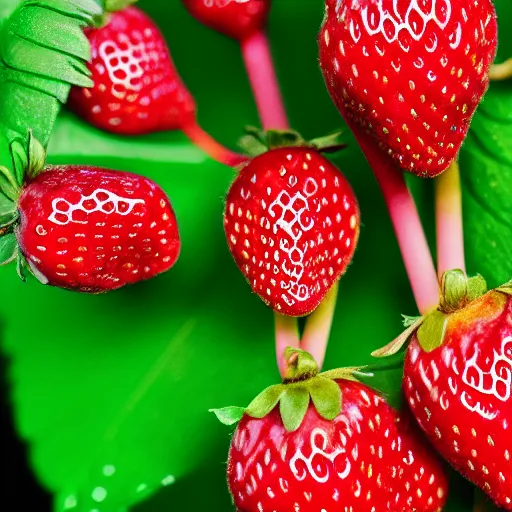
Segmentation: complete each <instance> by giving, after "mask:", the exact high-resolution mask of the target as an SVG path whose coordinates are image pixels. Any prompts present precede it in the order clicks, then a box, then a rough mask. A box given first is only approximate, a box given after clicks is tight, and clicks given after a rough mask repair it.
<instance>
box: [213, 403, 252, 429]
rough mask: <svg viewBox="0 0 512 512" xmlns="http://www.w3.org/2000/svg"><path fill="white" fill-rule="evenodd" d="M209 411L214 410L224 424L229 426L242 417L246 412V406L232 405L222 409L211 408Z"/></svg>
mask: <svg viewBox="0 0 512 512" xmlns="http://www.w3.org/2000/svg"><path fill="white" fill-rule="evenodd" d="M209 412H213V413H214V414H215V416H217V419H218V420H219V421H220V422H221V423H222V424H223V425H228V426H229V425H234V424H235V423H238V422H239V421H240V420H241V419H242V417H243V415H244V414H245V408H244V407H235V406H231V407H224V408H222V409H210V410H209Z"/></svg>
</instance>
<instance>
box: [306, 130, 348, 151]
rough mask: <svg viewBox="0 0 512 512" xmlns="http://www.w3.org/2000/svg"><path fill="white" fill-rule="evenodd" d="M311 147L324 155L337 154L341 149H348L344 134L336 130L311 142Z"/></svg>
mask: <svg viewBox="0 0 512 512" xmlns="http://www.w3.org/2000/svg"><path fill="white" fill-rule="evenodd" d="M309 143H310V144H311V146H313V147H314V148H315V149H316V150H318V151H321V152H322V153H336V152H337V151H339V150H340V149H344V148H346V147H347V144H346V142H344V141H343V132H341V131H339V130H336V131H335V132H332V133H330V134H328V135H325V136H324V137H318V138H316V139H311V140H310V141H309Z"/></svg>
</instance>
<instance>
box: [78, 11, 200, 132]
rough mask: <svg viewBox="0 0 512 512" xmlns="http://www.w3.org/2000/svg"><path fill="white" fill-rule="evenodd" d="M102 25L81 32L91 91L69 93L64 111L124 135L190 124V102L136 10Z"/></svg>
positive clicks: (155, 34) (149, 24)
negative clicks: (89, 55)
mask: <svg viewBox="0 0 512 512" xmlns="http://www.w3.org/2000/svg"><path fill="white" fill-rule="evenodd" d="M108 20H109V21H108V24H107V25H106V26H104V27H102V28H99V29H88V30H87V31H86V34H87V37H88V39H89V41H90V44H91V51H92V61H91V63H90V64H89V69H90V71H91V73H92V77H91V78H92V80H93V81H94V87H93V88H92V89H79V88H75V89H73V90H72V91H71V95H70V98H69V105H70V107H71V108H72V109H73V110H74V111H75V112H76V113H77V114H78V115H80V116H81V117H82V118H84V119H85V120H86V121H88V122H89V123H91V124H92V125H94V126H96V127H98V128H100V129H102V130H107V131H109V132H114V133H120V134H125V135H138V134H145V133H150V132H155V131H163V130H175V129H184V127H185V126H187V125H190V124H194V123H195V110H196V107H195V103H194V100H193V98H192V96H191V95H190V93H189V92H188V90H187V89H186V87H185V85H184V84H183V82H182V81H181V79H180V77H179V75H178V72H177V71H176V69H175V67H174V64H173V62H172V59H171V56H170V54H169V50H168V48H167V44H166V42H165V40H164V38H163V36H162V34H161V33H160V31H159V30H158V27H157V26H156V25H155V24H154V23H153V21H152V20H151V19H150V18H149V17H148V16H146V15H145V14H144V13H143V12H142V11H141V10H139V9H137V8H136V7H128V8H126V9H124V10H122V11H118V12H114V13H111V14H110V15H109V18H108Z"/></svg>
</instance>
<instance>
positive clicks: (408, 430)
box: [227, 381, 448, 512]
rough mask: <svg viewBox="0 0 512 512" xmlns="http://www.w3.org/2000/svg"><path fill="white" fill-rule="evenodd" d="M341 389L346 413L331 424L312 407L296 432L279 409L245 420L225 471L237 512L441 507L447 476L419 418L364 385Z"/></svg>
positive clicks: (427, 510) (425, 510)
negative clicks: (288, 428) (417, 423)
mask: <svg viewBox="0 0 512 512" xmlns="http://www.w3.org/2000/svg"><path fill="white" fill-rule="evenodd" d="M339 386H340V388H341V390H342V392H343V410H342V413H341V414H340V415H339V416H338V417H337V418H336V419H335V420H334V421H332V422H329V421H326V420H324V419H322V418H320V417H319V416H318V414H317V412H316V410H314V409H313V408H312V407H310V409H309V410H308V412H307V413H306V417H305V419H304V422H303V423H302V425H301V426H300V427H299V429H298V430H297V431H296V432H292V433H287V432H286V431H285V429H284V427H283V425H282V422H281V419H280V416H279V413H278V410H277V409H275V410H274V411H273V412H272V413H271V414H269V415H268V416H266V417H265V418H263V419H252V418H249V417H247V416H244V417H243V418H242V420H241V422H240V423H239V425H238V427H237V429H236V431H235V433H234V435H233V439H232V442H231V448H230V451H229V458H228V470H227V475H228V484H229V488H230V492H231V494H232V497H233V500H234V504H235V506H236V509H237V511H238V512H261V511H262V510H263V511H265V512H266V511H269V512H272V511H274V510H277V511H279V512H296V511H297V510H298V511H300V512H320V511H321V510H326V511H345V510H353V511H357V512H411V511H416V512H434V511H439V510H441V508H442V507H443V505H444V503H445V501H446V497H447V494H448V482H447V476H446V474H445V470H444V467H443V465H442V463H441V462H440V459H438V458H437V456H436V455H435V454H434V453H433V451H432V450H431V449H429V447H428V445H427V444H426V443H425V440H424V439H423V437H422V436H421V433H420V432H419V431H418V429H417V428H416V427H415V425H414V422H413V421H412V420H411V421H409V420H408V419H406V418H405V417H402V416H401V415H400V414H398V413H397V412H396V411H394V410H393V409H391V407H389V406H388V405H387V404H386V402H385V401H384V399H383V398H382V397H381V396H380V395H378V394H377V393H376V392H375V391H373V390H372V389H370V388H368V387H366V386H364V385H362V384H359V383H354V382H348V381H340V382H339ZM340 475H341V476H340ZM350 507H353V508H350Z"/></svg>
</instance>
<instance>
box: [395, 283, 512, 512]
mask: <svg viewBox="0 0 512 512" xmlns="http://www.w3.org/2000/svg"><path fill="white" fill-rule="evenodd" d="M454 317H455V318H454V319H453V320H451V321H450V324H449V326H448V328H447V332H446V336H445V340H444V343H443V345H442V346H441V347H439V348H437V349H435V350H433V351H431V352H426V351H424V350H423V349H422V348H421V346H420V344H419V342H418V338H417V337H416V336H415V337H413V339H412V342H411V344H410V346H409V348H408V351H407V354H406V358H405V370H404V373H405V378H404V390H405V394H406V396H407V400H408V402H409V405H410V407H411V409H412V411H413V413H414V415H415V416H416V418H417V420H418V422H419V424H420V425H421V427H422V428H423V430H424V431H425V432H426V433H427V435H428V437H429V438H430V440H431V441H432V443H433V445H434V446H435V448H436V449H437V450H438V451H439V453H440V454H441V455H443V456H444V457H445V458H446V459H447V460H448V461H449V462H450V463H451V464H452V465H453V466H454V467H455V468H456V469H457V471H459V472H460V473H462V474H463V475H464V476H465V477H466V478H468V479H469V480H471V481H472V482H473V483H475V484H476V485H478V486H479V487H481V488H482V489H483V490H484V491H485V492H486V493H487V494H489V495H490V496H491V497H492V498H493V499H494V500H495V502H496V503H497V504H498V505H499V506H501V507H503V508H504V509H506V510H512V462H511V457H512V445H511V442H510V439H511V432H512V431H511V428H512V401H511V393H512V299H511V298H508V297H506V296H505V295H503V294H499V293H489V294H486V295H484V296H483V297H482V298H481V299H479V300H478V301H477V302H475V303H473V304H472V305H470V306H468V307H467V308H466V309H464V310H461V311H460V312H459V313H455V314H454Z"/></svg>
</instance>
